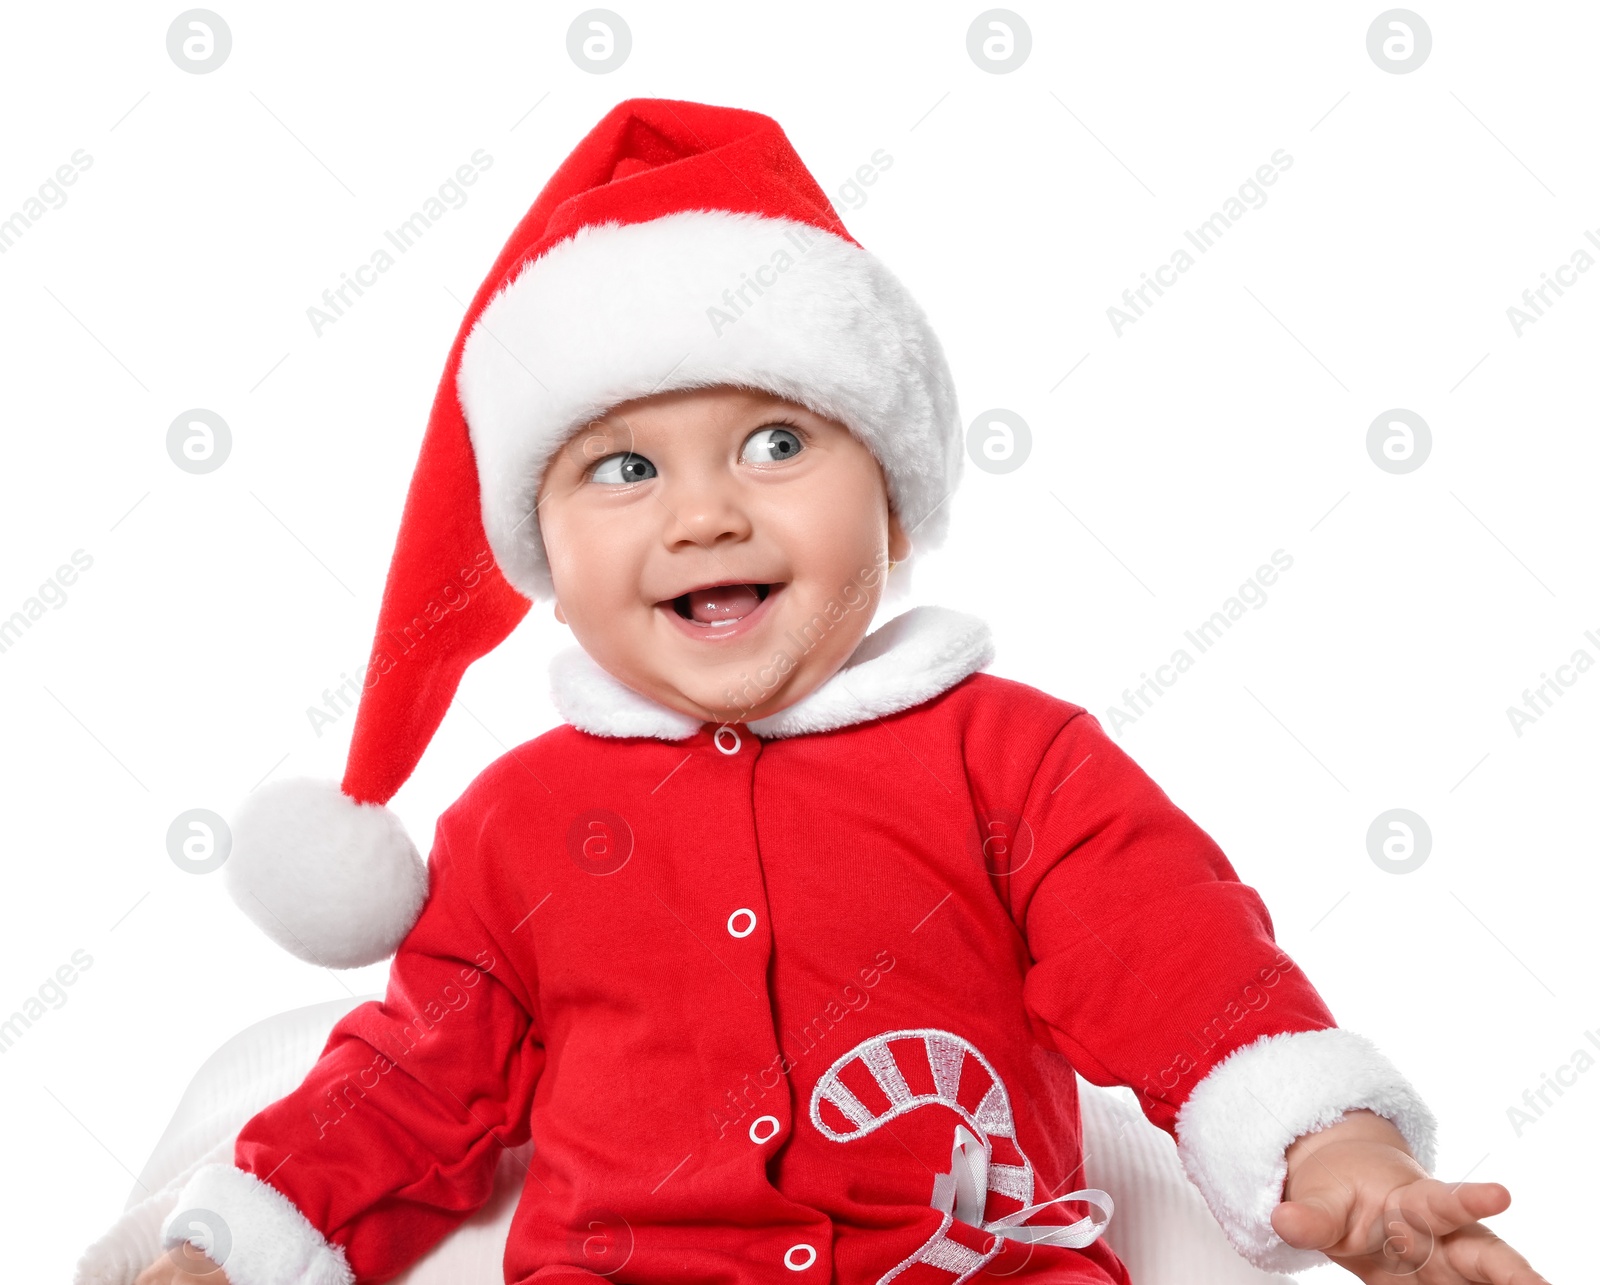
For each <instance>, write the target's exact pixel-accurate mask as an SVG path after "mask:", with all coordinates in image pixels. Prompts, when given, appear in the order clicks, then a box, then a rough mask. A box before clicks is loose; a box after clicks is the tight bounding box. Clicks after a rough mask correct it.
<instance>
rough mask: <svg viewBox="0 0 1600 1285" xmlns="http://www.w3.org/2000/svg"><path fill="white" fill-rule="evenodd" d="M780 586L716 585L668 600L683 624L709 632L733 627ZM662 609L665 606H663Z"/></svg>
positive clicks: (690, 591)
mask: <svg viewBox="0 0 1600 1285" xmlns="http://www.w3.org/2000/svg"><path fill="white" fill-rule="evenodd" d="M782 587H783V586H782V585H779V584H748V583H732V584H716V585H705V586H703V587H702V588H699V589H691V590H689V592H688V593H681V594H679V595H678V596H677V597H676V598H671V599H668V600H667V602H668V603H670V605H671V607H672V609H673V610H674V611H675V612H677V614H678V615H679V616H681V617H682V618H683V619H684V620H690V621H693V622H694V623H695V624H697V625H704V626H706V627H707V628H710V629H723V628H727V627H728V626H730V625H735V624H737V623H738V622H739V621H741V620H743V619H744V618H745V617H746V616H748V615H750V614H751V613H753V612H754V611H755V610H756V608H757V607H759V606H760V605H761V604H762V603H763V602H765V601H766V600H767V595H768V594H770V593H772V592H773V591H774V590H776V589H781V588H782ZM662 605H667V604H666V603H664V604H662Z"/></svg>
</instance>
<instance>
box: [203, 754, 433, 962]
mask: <svg viewBox="0 0 1600 1285" xmlns="http://www.w3.org/2000/svg"><path fill="white" fill-rule="evenodd" d="M229 824H230V826H231V828H232V830H233V846H232V848H231V849H230V851H229V853H228V859H227V861H226V862H225V863H224V864H223V867H222V870H223V875H224V878H225V881H226V883H227V886H228V891H229V893H230V894H231V895H232V897H233V899H234V901H236V902H238V904H239V908H240V909H241V910H243V911H244V913H245V914H247V915H249V916H250V918H251V919H253V920H255V922H256V924H257V925H258V926H259V927H260V928H261V930H262V931H263V932H264V933H266V934H267V936H268V937H271V938H272V940H273V941H275V942H277V943H278V944H279V945H280V946H282V947H283V948H284V949H285V950H287V951H288V952H289V953H290V954H292V955H298V956H299V957H300V958H301V959H303V960H305V961H306V962H308V963H312V964H321V965H322V966H324V967H326V968H359V967H360V966H361V965H363V964H374V963H377V962H378V960H380V959H387V958H388V957H389V956H390V955H392V954H394V952H395V950H396V949H397V948H398V947H399V945H400V943H401V941H402V940H404V938H405V935H406V934H407V933H408V932H410V931H411V925H412V924H414V923H416V921H417V916H418V915H419V914H420V913H421V912H422V903H423V902H424V901H425V900H427V896H428V872H427V869H426V867H425V866H424V865H423V863H422V858H421V857H420V856H419V855H418V853H417V849H416V846H415V845H414V844H413V843H412V842H411V839H410V837H409V836H408V835H407V834H406V831H405V827H404V826H403V825H402V824H401V823H400V818H399V817H397V816H396V815H395V814H394V813H393V812H391V811H389V809H388V808H386V807H384V806H383V805H382V804H378V803H357V802H356V801H355V800H354V799H352V798H351V797H350V796H349V795H347V794H345V793H344V791H343V790H341V789H340V788H339V786H338V784H337V783H336V782H334V781H319V780H316V779H314V778H311V777H293V778H290V779H287V780H283V781H272V782H269V783H268V784H266V785H263V786H262V787H261V788H260V789H258V790H256V791H255V793H253V794H251V795H250V797H249V798H247V799H246V800H245V801H244V802H243V803H242V804H240V806H239V808H238V811H237V812H236V813H235V814H234V816H233V817H232V819H231V821H230V823H229Z"/></svg>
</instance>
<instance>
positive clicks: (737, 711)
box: [655, 662, 827, 723]
mask: <svg viewBox="0 0 1600 1285" xmlns="http://www.w3.org/2000/svg"><path fill="white" fill-rule="evenodd" d="M760 667H761V664H760V662H757V663H756V664H754V665H751V666H740V665H738V664H736V663H734V664H730V665H728V666H726V669H727V671H728V672H727V673H725V674H718V675H710V674H707V675H696V676H695V678H694V679H692V680H678V681H673V682H668V681H666V680H664V679H663V680H658V683H657V687H656V693H655V699H656V700H658V701H660V702H661V703H662V704H664V705H670V706H671V707H672V708H673V709H676V710H679V711H680V712H682V713H685V714H691V715H693V716H694V717H696V718H699V719H701V720H703V721H705V722H708V723H749V722H753V721H754V720H755V719H758V718H765V717H767V716H768V715H769V714H776V713H778V712H779V711H780V710H783V709H787V708H788V707H789V706H790V705H793V704H795V703H797V702H798V701H800V700H803V699H804V698H805V697H806V696H807V695H809V694H810V693H811V692H812V691H813V690H815V689H816V688H817V687H819V686H821V684H822V682H823V681H824V680H825V679H826V678H827V675H826V674H822V675H818V676H812V675H809V674H798V673H793V672H791V673H790V674H787V675H782V676H776V677H775V681H768V682H761V681H759V680H758V679H757V677H756V675H755V674H753V673H748V672H747V670H756V669H759V668H760Z"/></svg>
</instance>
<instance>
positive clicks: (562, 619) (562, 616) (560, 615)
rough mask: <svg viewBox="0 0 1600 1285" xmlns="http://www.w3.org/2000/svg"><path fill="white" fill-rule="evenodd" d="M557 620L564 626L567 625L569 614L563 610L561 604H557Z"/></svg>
mask: <svg viewBox="0 0 1600 1285" xmlns="http://www.w3.org/2000/svg"><path fill="white" fill-rule="evenodd" d="M556 619H557V620H559V621H560V622H561V623H562V624H566V623H567V613H566V612H564V611H562V610H561V604H560V603H559V602H557V603H556Z"/></svg>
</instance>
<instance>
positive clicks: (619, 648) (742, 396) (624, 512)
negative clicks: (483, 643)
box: [538, 387, 910, 723]
mask: <svg viewBox="0 0 1600 1285" xmlns="http://www.w3.org/2000/svg"><path fill="white" fill-rule="evenodd" d="M538 514H539V529H540V533H541V534H542V536H543V538H544V545H545V551H546V554H547V556H548V558H549V562H550V573H551V577H552V579H553V580H554V582H555V590H556V618H557V619H558V620H562V621H564V622H565V623H566V624H568V625H569V626H571V628H572V632H573V634H574V635H575V636H576V637H577V640H578V643H579V644H580V645H581V646H582V647H583V649H584V650H585V651H586V652H588V653H589V655H590V656H592V657H593V658H594V659H595V661H596V662H598V663H599V664H600V666H601V667H602V668H604V669H605V670H607V671H608V672H609V673H611V674H612V675H613V676H615V677H616V678H619V679H621V680H622V681H623V682H624V683H626V684H627V685H628V686H629V687H632V688H633V689H634V690H636V691H639V692H643V693H644V694H645V695H646V696H649V697H652V698H653V699H655V700H657V701H659V702H660V703H661V704H663V705H668V706H670V707H672V708H673V709H677V710H680V711H682V712H684V713H686V714H691V715H693V716H695V717H697V718H700V719H703V720H706V721H709V722H719V723H720V722H729V723H731V722H745V721H749V720H751V719H756V718H761V717H763V716H765V715H767V714H773V713H776V712H777V711H778V710H780V709H783V708H785V707H786V706H788V705H792V704H793V703H794V702H796V701H798V700H799V699H801V698H802V697H803V696H805V695H807V694H808V693H810V692H811V691H813V690H814V689H815V688H816V687H818V686H820V685H821V684H822V683H823V682H824V681H826V680H827V679H828V678H829V677H831V676H832V675H833V674H834V673H835V672H836V671H837V670H838V669H839V667H840V666H841V665H842V664H843V663H844V661H845V660H846V658H847V657H848V656H849V655H850V653H851V652H852V651H853V650H854V649H855V647H856V644H857V643H859V642H860V641H861V638H862V636H863V635H864V634H865V633H866V630H867V626H868V624H869V623H870V621H871V619H872V614H873V612H874V611H875V610H876V609H877V605H878V601H879V598H880V596H881V595H882V591H883V578H884V575H885V573H886V567H887V563H888V562H889V561H890V560H894V561H899V560H901V559H903V558H905V557H906V556H907V554H908V553H909V551H910V541H909V540H908V539H907V537H906V534H905V532H904V531H903V530H902V528H901V526H900V522H899V520H898V518H897V517H896V516H895V515H894V514H892V513H891V512H890V509H889V503H888V492H887V489H886V487H885V484H884V478H883V471H882V469H880V468H879V466H878V462H877V461H876V460H875V459H874V458H873V456H872V454H871V452H869V451H868V450H867V448H866V447H865V446H863V445H862V444H861V442H860V441H859V440H857V439H856V438H855V437H854V436H853V435H852V434H851V433H850V431H849V430H848V429H847V428H845V426H844V425H843V424H840V423H839V422H837V421H835V420H831V419H825V418H823V417H822V416H820V415H817V414H814V413H812V412H811V411H809V410H806V409H805V408H804V407H801V406H797V405H795V404H793V403H791V402H786V401H783V400H781V399H779V398H777V397H774V396H771V395H770V394H767V393H760V392H753V391H750V390H747V389H741V388H731V387H718V388H706V389H693V390H689V391H684V392H674V393H658V394H656V395H654V396H651V397H644V398H640V399H638V400H636V401H631V402H624V403H623V404H622V405H620V406H618V407H616V408H615V409H614V410H612V411H611V412H610V413H609V414H608V415H607V416H606V417H605V418H604V419H602V420H597V421H596V422H595V423H593V424H590V425H588V426H587V427H586V428H584V429H583V430H582V431H581V432H580V433H578V434H576V435H575V436H574V437H573V438H572V439H571V441H569V442H568V444H567V446H566V448H565V449H564V450H562V451H559V452H557V454H556V455H555V456H554V457H553V458H552V460H551V462H550V465H549V467H548V468H547V469H546V471H545V476H544V479H543V482H542V483H541V486H540V491H539V507H538Z"/></svg>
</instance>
